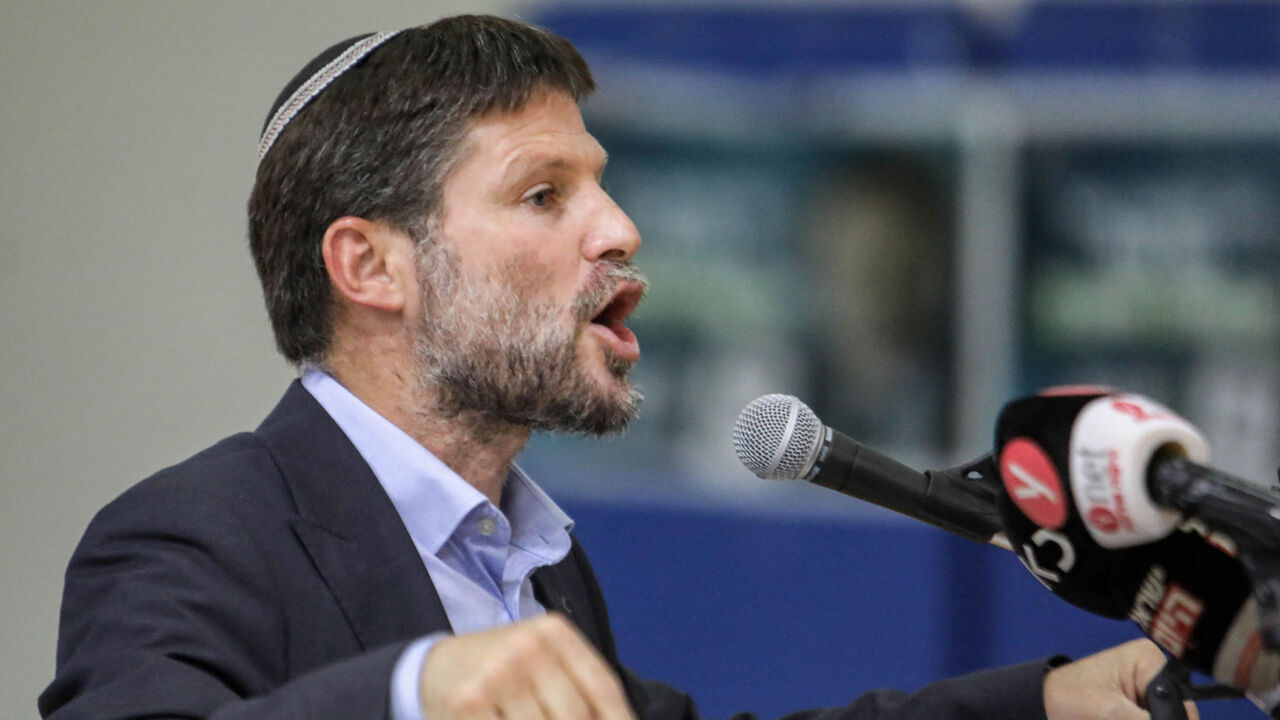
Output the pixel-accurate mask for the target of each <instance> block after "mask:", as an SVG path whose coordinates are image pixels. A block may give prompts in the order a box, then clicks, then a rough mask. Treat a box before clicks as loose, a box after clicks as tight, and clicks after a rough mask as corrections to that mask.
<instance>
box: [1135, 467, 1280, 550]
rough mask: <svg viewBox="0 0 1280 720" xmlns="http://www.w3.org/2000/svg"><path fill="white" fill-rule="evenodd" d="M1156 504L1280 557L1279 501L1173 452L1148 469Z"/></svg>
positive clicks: (1231, 477)
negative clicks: (1264, 548)
mask: <svg viewBox="0 0 1280 720" xmlns="http://www.w3.org/2000/svg"><path fill="white" fill-rule="evenodd" d="M1147 489H1148V491H1149V492H1150V493H1151V499H1152V500H1154V501H1155V503H1156V504H1157V505H1160V506H1161V507H1166V508H1169V509H1171V510H1177V511H1178V512H1180V513H1182V514H1183V515H1186V516H1190V517H1195V518H1199V519H1200V520H1203V521H1204V522H1205V524H1206V525H1208V526H1209V527H1211V528H1213V529H1215V530H1219V531H1221V532H1224V533H1226V534H1227V535H1229V536H1231V538H1232V539H1233V540H1235V541H1236V542H1238V543H1246V544H1251V545H1256V546H1258V547H1269V548H1272V552H1274V553H1280V497H1277V496H1275V495H1272V494H1270V493H1268V492H1267V491H1266V490H1264V489H1262V488H1259V487H1257V486H1255V485H1251V484H1249V483H1247V482H1246V481H1244V480H1241V479H1239V478H1237V477H1233V476H1231V475H1229V474H1227V473H1224V472H1222V471H1220V470H1214V469H1213V468H1210V467H1205V466H1204V465H1200V464H1199V463H1195V462H1192V461H1190V460H1188V459H1187V458H1185V457H1182V456H1181V455H1178V454H1176V453H1172V452H1158V453H1156V455H1155V457H1153V458H1152V459H1151V464H1150V466H1149V467H1148V468H1147Z"/></svg>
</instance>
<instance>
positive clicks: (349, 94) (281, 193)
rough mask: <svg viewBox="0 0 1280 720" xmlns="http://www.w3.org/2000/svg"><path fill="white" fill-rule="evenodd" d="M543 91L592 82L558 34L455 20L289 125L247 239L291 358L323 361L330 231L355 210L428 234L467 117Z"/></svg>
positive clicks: (382, 50)
mask: <svg viewBox="0 0 1280 720" xmlns="http://www.w3.org/2000/svg"><path fill="white" fill-rule="evenodd" d="M541 89H552V90H557V91H562V92H565V93H567V94H569V95H570V96H571V97H573V99H574V100H575V101H577V100H580V99H581V98H582V97H584V96H586V95H587V94H589V93H590V92H591V91H592V90H594V89H595V81H594V80H593V79H592V77H591V71H590V69H589V68H588V67H587V63H586V61H585V60H584V59H583V58H582V56H581V55H580V54H579V53H578V51H577V50H575V49H574V47H573V46H572V45H571V44H569V42H568V41H567V40H565V39H564V38H561V37H559V36H557V35H554V34H552V33H551V32H548V31H547V30H544V29H542V28H538V27H535V26H533V25H529V24H526V23H522V22H518V21H513V20H507V19H503V18H498V17H491V16H473V15H467V16H459V17H452V18H446V19H444V20H440V21H438V22H436V23H433V24H431V25H425V26H422V27H417V28H413V29H410V30H405V31H403V32H401V33H399V34H398V35H396V36H394V37H392V38H391V39H390V40H387V41H386V42H385V43H384V44H383V45H381V46H379V47H378V48H377V49H376V50H374V51H373V52H371V53H370V54H369V55H367V56H366V57H364V58H363V59H362V60H360V61H359V62H358V63H357V64H356V65H354V66H353V67H351V68H350V69H349V70H347V71H346V72H344V73H343V74H342V75H340V76H339V77H338V78H337V79H336V80H334V81H333V82H332V83H331V84H330V85H329V86H328V87H326V88H325V89H324V90H323V91H322V92H320V94H319V95H318V96H316V97H315V99H314V100H312V101H311V102H310V103H309V104H307V105H306V107H304V108H303V109H302V110H301V111H300V112H299V113H298V114H297V115H296V116H294V117H293V119H292V120H291V121H289V124H288V125H287V126H286V127H285V129H284V131H283V132H282V133H281V134H280V136H279V137H278V138H277V139H276V141H275V144H274V145H273V146H272V147H271V149H270V151H269V152H267V154H266V156H265V157H263V159H262V160H261V162H260V164H259V166H258V174H257V179H256V181H255V183H254V187H253V193H252V195H251V196H250V198H249V248H250V251H251V252H252V254H253V260H254V264H255V265H256V266H257V269H258V277H259V278H260V280H261V281H262V291H263V295H264V298H265V300H266V304H267V313H268V314H269V315H270V317H271V326H272V329H273V331H274V332H275V338H276V346H277V347H278V348H279V350H280V352H281V353H282V354H283V355H284V356H285V358H286V359H288V360H289V361H290V362H292V363H294V364H302V363H320V362H322V361H323V359H324V357H325V355H326V354H327V353H328V351H329V349H330V345H331V344H332V339H333V337H332V336H333V317H334V308H335V305H334V301H333V297H332V293H331V291H330V283H329V277H328V274H327V273H326V272H325V268H324V258H323V256H322V254H321V239H322V238H323V236H324V232H325V230H326V228H328V226H329V225H330V224H331V223H332V222H333V221H334V220H336V219H338V218H340V217H343V216H345V215H354V216H358V217H363V218H366V219H370V220H377V221H380V222H385V223H387V224H389V225H390V226H392V227H394V228H396V229H398V230H401V231H403V232H405V233H407V234H409V235H410V237H412V238H414V239H415V240H416V241H417V242H419V243H421V242H424V241H426V240H427V237H428V232H427V227H428V223H429V221H430V218H431V217H432V216H433V214H434V213H436V212H437V211H438V210H439V208H440V203H441V196H442V194H443V187H444V181H445V177H446V175H447V174H448V172H449V170H450V169H451V168H452V167H453V166H454V164H455V163H456V162H457V161H458V159H459V157H460V155H461V152H462V144H463V142H464V140H465V138H466V133H467V131H468V130H469V128H470V123H471V121H472V120H473V119H474V118H476V117H478V116H480V115H484V114H486V113H489V112H491V111H515V110H519V109H521V108H522V107H524V106H525V104H526V103H527V102H528V101H529V99H530V97H531V96H532V95H533V94H534V93H535V92H536V91H538V90H541Z"/></svg>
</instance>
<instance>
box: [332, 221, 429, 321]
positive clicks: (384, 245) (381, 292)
mask: <svg viewBox="0 0 1280 720" xmlns="http://www.w3.org/2000/svg"><path fill="white" fill-rule="evenodd" d="M413 245H414V243H413V240H412V238H410V237H409V236H407V235H405V234H404V233H403V232H400V231H398V230H393V229H392V228H390V227H388V226H387V225H385V224H383V223H380V222H373V221H371V220H365V219H364V218H358V217H352V216H346V217H341V218H338V219H337V220H334V221H333V223H331V224H330V225H329V227H328V228H327V229H326V230H325V233H324V240H323V242H322V245H321V249H322V252H323V254H324V267H325V270H327V271H328V273H329V281H330V282H332V283H333V286H334V288H336V289H337V292H338V294H339V295H341V296H342V297H344V298H346V299H347V300H348V301H350V302H352V303H355V304H356V305H363V306H365V307H370V308H374V309H377V310H385V311H388V312H399V311H401V310H403V309H404V307H405V303H406V302H407V301H408V299H409V297H410V296H409V292H410V289H411V286H412V283H413V275H412V273H413Z"/></svg>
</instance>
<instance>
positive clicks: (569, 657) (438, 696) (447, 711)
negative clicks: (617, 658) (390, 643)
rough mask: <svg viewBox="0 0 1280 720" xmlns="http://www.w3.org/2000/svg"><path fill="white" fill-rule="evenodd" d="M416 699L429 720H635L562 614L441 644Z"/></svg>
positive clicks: (614, 681)
mask: <svg viewBox="0 0 1280 720" xmlns="http://www.w3.org/2000/svg"><path fill="white" fill-rule="evenodd" d="M419 698H420V699H421V703H422V715H423V717H425V718H429V719H430V720H466V719H468V718H484V719H485V720H491V719H492V718H499V717H502V718H519V719H520V720H586V719H587V718H591V719H592V720H634V717H633V715H632V713H631V707H630V706H629V705H628V704H627V699H626V696H625V695H624V694H623V690H622V683H621V681H619V680H618V677H617V675H615V674H614V672H613V671H612V670H611V669H610V668H609V666H608V665H607V664H606V663H605V661H604V659H603V658H601V657H600V655H599V653H597V652H596V650H595V648H593V647H592V646H591V644H590V643H589V642H587V640H586V639H585V638H583V637H582V635H581V634H579V633H578V630H577V629H576V628H574V627H573V626H572V625H571V624H570V623H569V621H567V620H565V619H564V617H562V616H560V615H557V614H547V615H545V616H543V617H540V618H537V619H535V620H529V621H526V622H521V623H516V624H514V625H507V626H504V627H501V628H497V629H494V630H487V631H485V632H480V633H474V634H469V635H458V636H455V637H449V638H445V639H442V640H441V641H440V642H438V643H436V645H435V647H433V648H432V649H431V651H430V652H429V653H428V654H427V659H426V662H424V663H423V666H422V676H421V678H419Z"/></svg>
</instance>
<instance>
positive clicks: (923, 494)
mask: <svg viewBox="0 0 1280 720" xmlns="http://www.w3.org/2000/svg"><path fill="white" fill-rule="evenodd" d="M805 479H806V480H808V481H809V482H812V483H814V484H816V485H821V486H823V487H826V488H830V489H832V490H835V491H836V492H839V493H842V494H844V495H848V496H850V497H855V498H858V499H860V500H865V501H867V502H870V503H874V504H876V505H879V506H880V507H883V508H887V509H889V510H893V511H894V512H898V513H901V514H903V515H906V516H908V517H912V518H915V519H917V520H923V521H924V522H927V523H929V524H930V525H933V526H935V527H938V528H941V529H943V530H946V531H947V532H950V533H953V534H955V535H959V536H960V537H963V538H965V539H967V540H973V541H975V542H980V543H990V542H993V539H994V538H995V537H996V536H997V534H1000V533H1002V532H1003V530H1004V528H1003V526H1002V525H1001V522H1000V514H999V506H998V504H997V498H998V494H999V492H1000V481H999V480H998V479H997V477H996V470H995V465H994V463H993V462H992V460H991V455H985V456H983V457H981V458H979V459H978V460H976V461H974V462H972V463H969V464H967V465H963V466H961V467H958V468H952V469H950V470H929V471H926V472H923V473H921V472H918V471H916V470H913V469H911V468H909V467H907V466H906V465H903V464H902V463H899V462H898V461H896V460H894V459H892V458H890V457H888V456H886V455H883V454H881V453H879V452H876V451H875V450H872V449H871V448H869V447H867V446H866V445H863V444H862V443H860V442H858V441H857V440H854V439H852V438H850V437H849V436H847V435H845V434H843V433H840V432H837V431H835V430H833V429H831V428H830V427H827V428H826V430H825V434H824V436H823V441H822V447H821V449H819V451H818V459H817V460H816V461H815V463H814V466H813V469H812V470H811V471H810V472H809V474H808V475H806V476H805ZM992 483H994V485H993V484H992ZM997 544H999V542H998V541H997Z"/></svg>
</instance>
